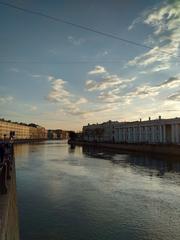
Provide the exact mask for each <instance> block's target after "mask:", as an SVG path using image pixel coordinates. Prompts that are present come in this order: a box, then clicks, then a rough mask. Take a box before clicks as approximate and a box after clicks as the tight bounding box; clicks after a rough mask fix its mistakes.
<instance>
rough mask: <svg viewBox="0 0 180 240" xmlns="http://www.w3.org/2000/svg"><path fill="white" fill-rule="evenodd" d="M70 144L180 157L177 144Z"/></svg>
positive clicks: (72, 142) (73, 142)
mask: <svg viewBox="0 0 180 240" xmlns="http://www.w3.org/2000/svg"><path fill="white" fill-rule="evenodd" d="M70 144H72V145H77V146H93V147H103V148H108V149H112V150H115V151H118V150H119V151H122V150H125V151H133V152H142V153H153V154H165V155H175V156H180V145H175V144H143V143H142V144H135V143H132V144H128V143H124V144H120V143H94V142H83V141H79V142H78V141H70Z"/></svg>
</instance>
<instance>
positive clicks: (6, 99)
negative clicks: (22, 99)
mask: <svg viewBox="0 0 180 240" xmlns="http://www.w3.org/2000/svg"><path fill="white" fill-rule="evenodd" d="M13 100H14V98H13V97H12V96H0V103H3V104H6V103H11V102H12V101H13Z"/></svg>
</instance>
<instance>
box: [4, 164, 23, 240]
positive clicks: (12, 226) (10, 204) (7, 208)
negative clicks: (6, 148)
mask: <svg viewBox="0 0 180 240" xmlns="http://www.w3.org/2000/svg"><path fill="white" fill-rule="evenodd" d="M7 187H8V191H7V193H6V194H1V195H0V240H19V224H18V211H17V201H16V173H15V163H13V164H12V171H11V179H10V180H8V182H7Z"/></svg>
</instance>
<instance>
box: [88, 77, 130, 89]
mask: <svg viewBox="0 0 180 240" xmlns="http://www.w3.org/2000/svg"><path fill="white" fill-rule="evenodd" d="M133 80H134V78H131V79H123V78H121V77H119V76H117V75H107V76H106V77H103V78H101V79H100V80H99V81H96V80H87V81H86V89H87V90H88V91H90V92H91V91H102V90H105V89H109V88H113V87H116V86H121V87H124V86H125V85H126V84H127V83H129V82H132V81H133Z"/></svg>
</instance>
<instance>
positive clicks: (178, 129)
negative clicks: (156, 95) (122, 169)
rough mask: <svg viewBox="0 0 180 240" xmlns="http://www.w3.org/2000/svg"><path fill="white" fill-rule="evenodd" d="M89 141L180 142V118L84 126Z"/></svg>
mask: <svg viewBox="0 0 180 240" xmlns="http://www.w3.org/2000/svg"><path fill="white" fill-rule="evenodd" d="M83 139H84V140H85V141H89V142H114V143H147V144H180V118H172V119H162V118H161V117H160V116H159V118H158V119H153V120H151V119H150V118H149V120H147V121H142V120H141V119H140V121H134V122H117V121H108V122H105V123H101V124H88V125H87V126H84V127H83Z"/></svg>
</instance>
